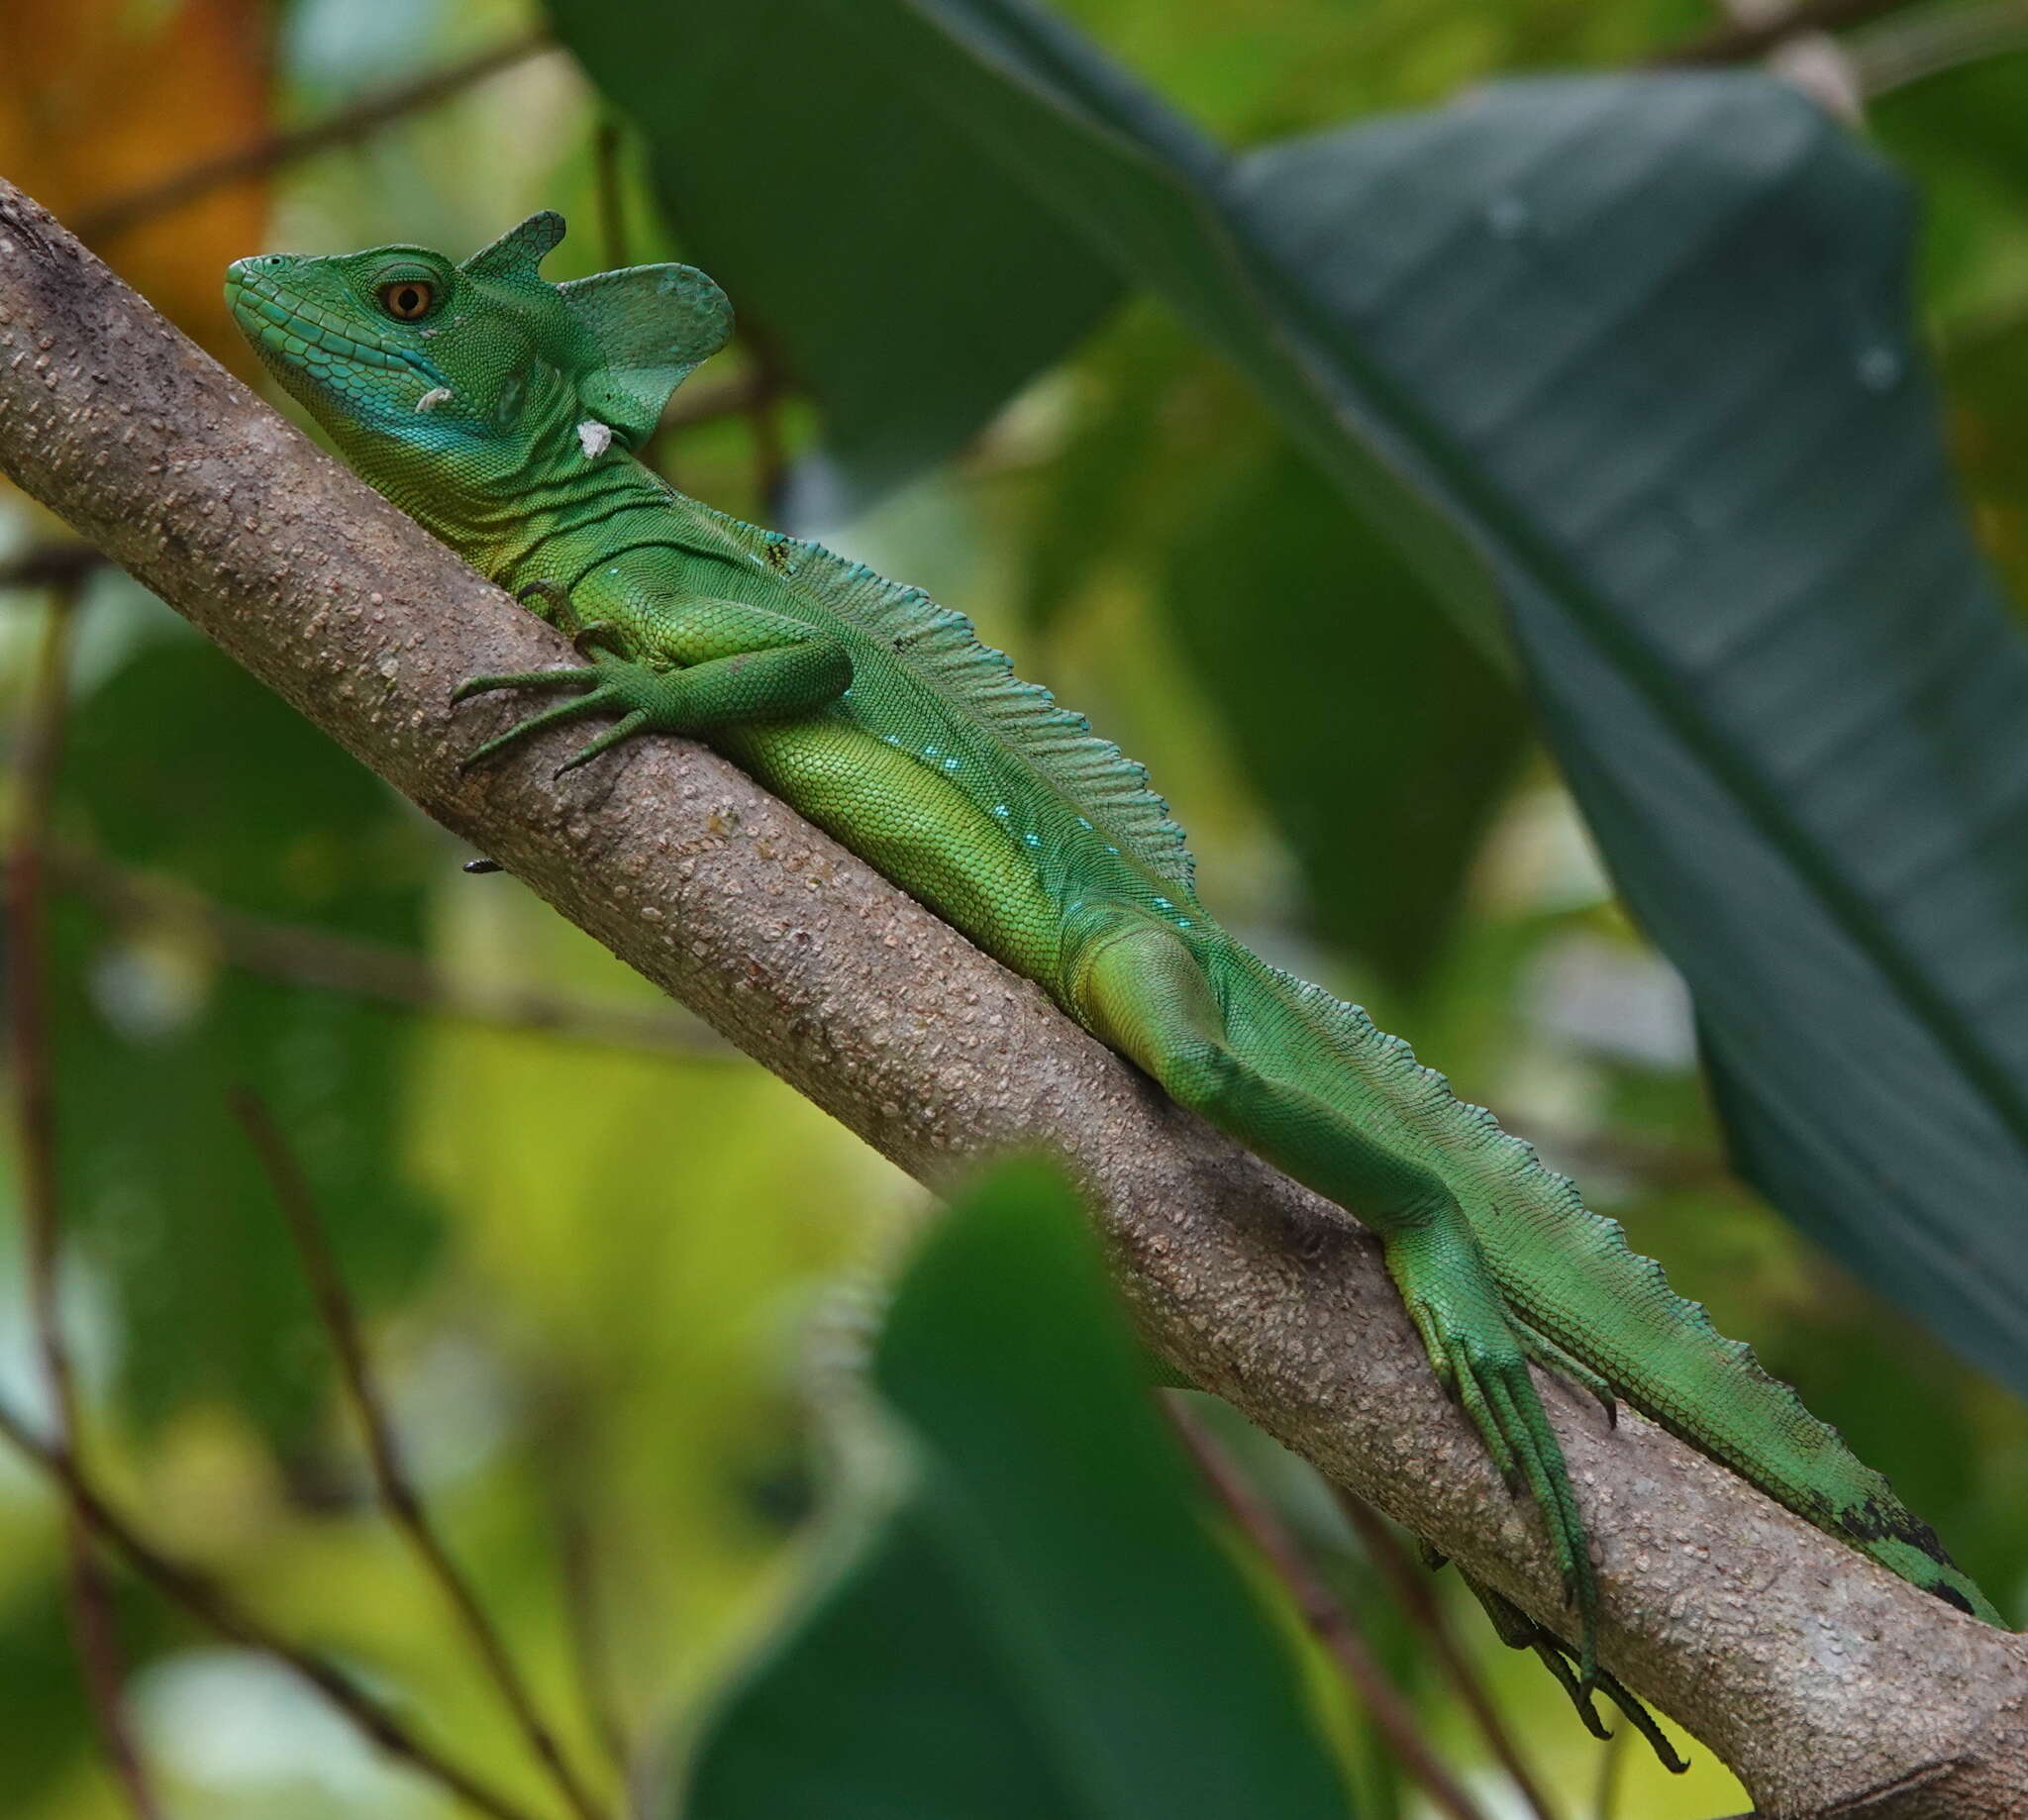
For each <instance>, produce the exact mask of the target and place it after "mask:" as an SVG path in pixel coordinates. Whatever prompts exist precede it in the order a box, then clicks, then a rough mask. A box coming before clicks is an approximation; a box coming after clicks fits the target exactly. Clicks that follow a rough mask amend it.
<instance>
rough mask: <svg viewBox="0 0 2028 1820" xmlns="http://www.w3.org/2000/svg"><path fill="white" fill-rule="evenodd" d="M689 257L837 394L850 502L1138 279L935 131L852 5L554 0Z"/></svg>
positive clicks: (1047, 358) (965, 419) (839, 465)
mask: <svg viewBox="0 0 2028 1820" xmlns="http://www.w3.org/2000/svg"><path fill="white" fill-rule="evenodd" d="M550 13H551V17H552V18H553V19H554V21H555V23H556V27H557V32H558V36H559V37H560V38H561V39H562V41H563V43H564V44H565V45H567V46H568V47H569V49H570V51H572V52H573V53H574V54H575V55H576V56H577V58H578V60H579V61H580V62H582V63H583V65H584V67H585V69H586V70H587V71H588V72H589V73H590V75H591V77H592V79H593V80H594V81H595V82H597V84H598V85H599V88H600V89H601V90H602V91H603V93H604V94H605V95H606V97H607V98H608V99H609V100H610V101H611V102H612V103H613V104H614V105H615V106H616V107H618V108H619V109H620V110H621V111H622V112H623V113H625V114H627V115H628V116H629V117H630V118H631V119H632V120H633V122H634V124H635V125H636V126H637V127H638V128H639V130H640V131H641V133H642V135H643V137H644V138H645V140H646V141H647V143H648V147H649V151H650V167H651V171H652V174H653V177H654V180H655V183H656V187H657V190H658V193H659V196H660V198H661V202H662V206H663V208H664V210H665V211H666V213H667V215H668V217H669V220H670V223H671V225H672V226H673V227H674V228H675V229H676V231H677V233H678V234H679V236H680V237H681V241H682V245H683V250H684V254H685V256H686V257H688V258H690V259H693V260H694V261H695V262H696V263H698V264H700V265H702V266H704V267H705V268H706V269H707V270H708V271H710V273H711V274H712V276H713V277H715V278H717V279H718V280H719V282H720V283H721V284H723V285H724V286H725V287H726V289H727V290H728V291H729V292H730V293H731V294H732V297H733V302H734V305H735V308H736V311H737V312H738V314H739V316H740V320H741V322H742V324H743V326H744V327H745V328H746V329H748V330H749V331H752V330H755V329H757V328H758V329H759V330H760V331H761V332H762V333H763V335H764V337H765V339H766V341H767V342H768V343H769V344H770V345H772V346H774V347H775V348H777V349H778V351H779V353H780V354H781V355H782V356H784V357H785V359H786V362H787V365H788V368H789V370H790V372H791V373H792V374H793V375H794V376H795V377H796V378H797V379H799V380H800V381H802V382H803V383H804V384H806V385H808V386H809V387H810V388H811V389H812V390H813V391H814V392H815V393H816V395H817V396H818V397H819V398H820V399H821V400H822V401H823V404H824V441H825V449H826V451H827V452H828V453H829V454H830V455H831V456H832V457H833V461H834V464H835V468H836V472H837V474H838V476H839V477H840V479H841V480H842V482H843V483H844V485H845V488H846V490H845V492H844V493H842V494H841V496H840V497H839V498H838V499H837V500H836V501H831V502H827V510H828V511H834V512H845V511H850V510H852V509H854V508H855V507H856V506H857V505H858V504H860V503H862V502H864V501H866V500H869V499H870V498H872V497H873V496H875V495H877V494H878V493H880V492H883V491H885V490H886V489H887V488H888V487H890V486H891V485H893V484H895V483H897V482H898V481H900V480H903V479H906V478H907V477H908V476H909V475H910V474H912V473H915V472H918V471H920V470H921V469H922V468H923V467H926V466H928V465H930V464H932V463H934V462H936V461H939V460H941V459H943V458H944V457H946V456H947V455H951V454H952V453H953V452H954V451H955V450H956V449H957V448H958V447H959V446H960V445H961V444H962V443H963V441H964V440H965V439H966V438H967V437H969V436H970V435H971V434H972V432H973V431H974V430H976V429H977V428H978V426H979V424H980V423H981V422H982V421H983V420H984V419H985V418H986V417H988V416H990V415H991V414H992V413H993V412H994V411H996V410H997V409H998V408H999V407H1000V405H1001V404H1002V403H1003V402H1004V401H1005V399H1006V398H1007V397H1008V395H1009V394H1010V393H1012V392H1013V391H1014V390H1015V389H1016V388H1017V387H1019V386H1020V385H1022V384H1023V383H1025V382H1026V381H1027V380H1028V379H1029V378H1031V377H1032V376H1033V375H1034V374H1035V373H1037V372H1039V371H1040V370H1041V369H1042V368H1044V367H1045V366H1048V365H1049V364H1050V363H1051V362H1052V361H1053V360H1055V359H1056V358H1057V357H1058V356H1059V355H1060V354H1063V352H1064V351H1065V349H1066V348H1067V347H1069V346H1070V345H1071V344H1072V343H1073V342H1075V341H1076V340H1077V339H1078V338H1079V337H1080V336H1082V335H1083V334H1084V332H1085V331H1086V330H1087V329H1089V328H1090V327H1091V325H1092V324H1093V323H1095V322H1096V321H1097V320H1098V318H1099V317H1100V316H1101V315H1102V314H1104V312H1105V311H1106V310H1107V309H1108V308H1110V307H1111V305H1112V303H1113V302H1114V300H1115V299H1116V298H1117V297H1118V295H1119V290H1120V285H1119V280H1118V278H1117V277H1116V276H1115V275H1114V273H1113V271H1112V269H1111V267H1110V266H1108V265H1107V264H1106V263H1105V262H1104V261H1103V260H1101V259H1098V258H1096V257H1094V256H1093V255H1092V254H1091V253H1088V252H1087V251H1086V250H1085V249H1084V247H1083V246H1082V244H1081V243H1080V242H1079V241H1078V239H1077V237H1076V235H1075V233H1074V231H1073V230H1072V229H1070V228H1069V227H1068V226H1066V225H1065V223H1064V222H1063V221H1062V220H1061V219H1060V218H1059V216H1058V214H1057V211H1056V210H1055V209H1053V208H1051V207H1049V206H1047V205H1046V204H1042V203H1038V202H1036V201H1034V200H1032V199H1031V198H1030V197H1029V196H1028V195H1027V194H1026V192H1025V191H1024V190H1023V188H1022V187H1021V185H1020V183H1019V181H1018V180H1017V179H1015V178H1014V177H1012V176H1010V175H1009V174H1007V173H1006V172H1005V171H1003V170H1002V169H1001V168H1000V166H999V164H998V162H997V161H996V160H995V159H994V158H993V157H992V156H991V155H990V154H989V153H987V152H983V151H981V150H979V149H976V148H973V147H971V146H969V145H968V144H966V143H965V142H964V141H963V139H962V138H956V137H953V136H952V135H950V134H949V133H948V131H946V132H941V133H939V134H937V135H936V137H935V141H934V145H933V146H932V145H931V144H927V143H926V141H925V136H924V135H923V133H922V132H921V131H920V130H919V123H918V122H917V121H916V120H915V119H914V118H912V110H911V108H910V106H909V102H908V97H907V95H906V93H905V92H904V91H897V90H895V89H893V88H892V86H891V85H890V84H889V83H888V81H887V76H886V70H885V65H884V63H883V61H882V59H881V58H880V56H879V53H878V51H877V48H876V47H875V46H874V45H873V44H872V43H870V42H869V41H868V39H867V38H866V36H865V35H864V34H863V33H862V32H861V30H860V29H859V22H858V20H857V18H856V17H855V16H853V15H852V14H850V13H833V12H830V11H828V10H826V9H824V8H821V7H816V8H813V7H811V6H809V5H807V4H805V3H804V0H746V3H745V4H742V5H740V6H736V7H709V6H683V5H674V6H670V5H660V4H656V5H650V4H633V5H611V4H607V3H606V0H553V3H552V5H551V7H550Z"/></svg>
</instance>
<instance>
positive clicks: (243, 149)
mask: <svg viewBox="0 0 2028 1820" xmlns="http://www.w3.org/2000/svg"><path fill="white" fill-rule="evenodd" d="M551 48H552V47H551V41H550V36H549V34H548V33H547V32H544V31H533V32H524V33H522V34H521V35H519V36H518V37H515V38H510V39H508V40H506V41H505V42H504V43H501V44H497V45H494V46H493V47H492V48H491V49H490V50H486V51H479V52H478V53H477V54H476V55H475V56H470V57H467V58H466V59H465V60H464V61H463V62H461V63H453V64H451V65H450V66H449V67H448V68H444V69H438V70H433V71H431V73H430V74H428V75H426V76H419V77H417V78H416V79H415V80H414V81H411V82H403V83H400V84H398V85H396V86H394V87H392V88H386V89H383V90H381V91H380V92H379V93H378V94H373V95H366V96H364V97H362V98H361V99H359V100H357V101H355V102H353V103H352V104H351V105H350V106H349V107H343V108H340V109H339V110H338V111H337V112H336V113H333V114H329V115H327V116H325V118H324V119H322V120H317V121H312V122H311V123H310V124H309V125H308V126H305V127H298V128H296V129H294V130H293V131H291V132H282V133H269V134H266V135H264V136H263V137H261V138H259V139H256V140H253V141H251V142H249V143H248V144H247V145H244V146H240V147H237V148H235V149H234V150H233V151H231V152H220V153H219V154H218V155H217V156H216V157H209V158H200V159H199V160H198V161H197V162H196V163H194V164H188V165H185V166H184V168H183V169H181V170H177V171H171V172H170V173H169V175H167V176H166V177H163V178H161V179H159V180H158V181H156V182H153V183H147V184H143V185H142V186H141V187H140V188H139V189H134V190H130V191H129V192H128V193H127V194H126V195H124V196H116V197H115V198H114V199H113V200H112V201H111V202H106V203H101V204H100V205H99V206H98V207H97V208H94V209H88V210H86V211H85V212H84V213H83V214H82V215H80V216H79V217H78V218H77V220H76V221H75V222H73V223H72V224H71V231H72V232H73V233H75V234H76V236H77V237H78V239H79V240H82V241H84V242H86V243H88V244H90V245H92V246H102V245H104V244H105V243H106V242H107V241H110V240H112V239H114V238H115V237H116V236H118V235H120V234H123V233H125V232H126V231H127V230H128V229H129V228H132V227H134V226H135V225H136V224H138V223H140V222H143V221H147V220H151V219H152V218H153V217H154V216H157V215H161V214H165V213H167V212H168V211H169V210H171V209H175V208H180V207H181V206H182V205H183V204H184V203H186V202H193V201H195V200H196V199H197V198H198V197H199V196H205V195H209V194H210V193H211V192H212V191H213V190H215V189H222V188H224V187H225V186H226V185H227V184H229V183H238V182H241V181H243V180H244V179H246V178H248V177H257V176H259V175H260V174H261V173H262V172H263V171H268V170H272V169H274V168H275V167H276V166H277V165H281V164H286V163H290V162H292V161H293V160H295V159H297V158H301V157H307V156H308V155H310V153H312V152H329V151H331V150H332V149H333V148H335V147H338V146H351V145H355V144H357V142H358V141H360V140H362V139H365V138H367V137H368V136H369V135H371V134H373V133H376V132H378V131H379V130H380V128H382V127H384V126H387V125H389V124H390V123H392V122H394V121H396V120H399V119H400V118H401V117H402V116H403V115H405V114H413V113H416V112H418V111H419V110H421V109H423V108H428V107H434V106H435V105H436V104H437V103H438V102H440V101H446V100H449V99H450V98H451V97H452V96H453V95H455V94H457V93H458V92H459V91H460V90H462V89H466V88H469V87H471V85H472V84H473V83H475V82H482V81H484V80H485V79H486V77H488V76H491V75H497V74H498V73H499V72H500V71H501V70H503V69H511V68H513V67H514V65H515V64H517V63H525V62H526V61H527V60H528V59H529V58H530V57H532V56H535V55H537V54H538V53H539V52H541V51H548V50H550V49H551Z"/></svg>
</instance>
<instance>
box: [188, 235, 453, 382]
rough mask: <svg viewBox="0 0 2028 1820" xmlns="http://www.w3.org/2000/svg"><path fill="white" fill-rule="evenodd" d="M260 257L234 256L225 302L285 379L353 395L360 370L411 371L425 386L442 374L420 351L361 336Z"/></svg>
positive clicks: (256, 349)
mask: <svg viewBox="0 0 2028 1820" xmlns="http://www.w3.org/2000/svg"><path fill="white" fill-rule="evenodd" d="M262 264H263V261H262V260H260V259H235V260H234V261H233V263H232V264H231V265H230V266H228V267H227V268H226V304H227V307H228V308H230V309H231V311H232V313H233V320H234V321H235V322H237V323H238V324H239V325H240V330H241V332H242V333H243V334H244V335H245V336H246V337H247V339H248V340H249V341H250V342H252V343H253V351H254V352H255V353H256V354H259V355H260V357H261V359H262V360H263V361H265V362H266V363H267V365H268V366H270V367H271V368H273V370H274V371H275V373H276V374H277V375H279V376H280V377H281V378H282V379H283V380H284V381H286V380H290V379H300V380H304V381H307V382H308V383H310V384H311V385H313V386H317V387H320V388H322V389H325V390H328V391H333V392H339V393H343V394H347V395H351V396H356V392H357V389H358V387H359V385H360V383H361V379H362V377H363V375H362V374H361V372H360V369H361V368H369V369H373V370H376V371H383V372H395V373H406V374H412V375H414V376H416V377H417V378H419V379H421V381H422V382H423V385H424V386H425V387H426V388H434V387H437V386H441V385H443V384H444V382H445V381H444V375H443V374H442V373H440V372H439V371H438V370H437V369H436V368H435V367H434V366H432V365H431V364H430V362H429V361H428V360H426V359H424V358H423V357H422V356H421V355H420V354H414V353H412V352H410V351H409V350H408V349H405V348H397V347H391V346H389V345H387V344H386V343H384V342H380V341H377V340H375V341H366V340H361V339H360V337H359V335H358V334H357V326H356V322H354V323H353V324H351V325H348V324H347V323H345V322H342V321H341V319H340V318H339V317H338V316H336V315H335V314H333V313H332V312H330V311H327V310H325V309H323V308H321V307H320V306H319V305H317V304H316V303H314V302H311V301H310V300H308V299H306V298H304V297H302V296H300V295H292V294H291V293H290V292H289V291H288V290H287V289H286V288H284V287H283V286H282V285H280V284H278V283H276V282H275V281H274V279H272V278H270V277H268V276H267V275H266V274H265V273H264V272H262V270H261V269H260V267H261V265H262Z"/></svg>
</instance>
